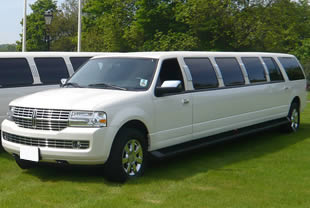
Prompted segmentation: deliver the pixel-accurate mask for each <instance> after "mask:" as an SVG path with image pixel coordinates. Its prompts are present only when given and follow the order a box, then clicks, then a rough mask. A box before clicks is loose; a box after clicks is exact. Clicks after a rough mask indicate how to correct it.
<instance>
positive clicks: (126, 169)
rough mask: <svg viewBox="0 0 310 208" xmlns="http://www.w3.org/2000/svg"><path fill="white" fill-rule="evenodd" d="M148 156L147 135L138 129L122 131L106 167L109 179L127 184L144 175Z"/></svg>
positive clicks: (114, 144) (116, 139) (117, 137)
mask: <svg viewBox="0 0 310 208" xmlns="http://www.w3.org/2000/svg"><path fill="white" fill-rule="evenodd" d="M146 154H147V153H146V135H145V134H143V133H142V132H140V131H138V130H136V129H130V128H126V129H122V130H121V131H120V132H119V133H118V134H117V136H116V138H115V141H114V143H113V145H112V149H111V152H110V157H109V159H108V161H107V163H106V165H105V174H106V177H107V179H109V180H111V181H115V182H125V181H126V180H127V179H131V178H135V177H139V176H141V175H143V173H144V170H145V166H146V162H147V157H146Z"/></svg>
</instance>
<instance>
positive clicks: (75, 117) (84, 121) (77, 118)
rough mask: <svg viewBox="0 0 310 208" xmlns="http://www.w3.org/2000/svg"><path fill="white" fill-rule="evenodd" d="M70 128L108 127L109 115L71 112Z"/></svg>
mask: <svg viewBox="0 0 310 208" xmlns="http://www.w3.org/2000/svg"><path fill="white" fill-rule="evenodd" d="M69 126H73V127H106V126H107V114H106V113H105V112H89V111H71V113H70V116H69Z"/></svg>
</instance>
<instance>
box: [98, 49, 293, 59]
mask: <svg viewBox="0 0 310 208" xmlns="http://www.w3.org/2000/svg"><path fill="white" fill-rule="evenodd" d="M193 56H195V57H199V56H201V57H203V56H204V57H205V56H216V57H227V56H234V57H238V56H242V57H244V56H247V57H251V56H282V57H293V55H290V54H284V53H264V52H199V51H195V52H193V51H172V52H130V53H110V54H109V53H107V54H105V55H104V56H96V57H94V58H100V57H135V58H136V57H141V58H154V59H160V58H169V57H193Z"/></svg>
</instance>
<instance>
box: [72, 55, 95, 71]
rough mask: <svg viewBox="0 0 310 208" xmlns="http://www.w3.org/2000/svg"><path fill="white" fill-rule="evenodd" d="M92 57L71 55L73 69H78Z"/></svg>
mask: <svg viewBox="0 0 310 208" xmlns="http://www.w3.org/2000/svg"><path fill="white" fill-rule="evenodd" d="M90 58H91V57H70V61H71V64H72V66H73V70H74V71H76V70H77V69H78V68H79V67H80V66H82V65H83V64H84V63H85V62H86V61H88V59H90Z"/></svg>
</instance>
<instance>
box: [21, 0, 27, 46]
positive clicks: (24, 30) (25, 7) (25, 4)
mask: <svg viewBox="0 0 310 208" xmlns="http://www.w3.org/2000/svg"><path fill="white" fill-rule="evenodd" d="M26 22H27V0H25V1H24V21H23V45H22V51H23V52H25V51H26V24H27V23H26Z"/></svg>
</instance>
